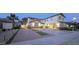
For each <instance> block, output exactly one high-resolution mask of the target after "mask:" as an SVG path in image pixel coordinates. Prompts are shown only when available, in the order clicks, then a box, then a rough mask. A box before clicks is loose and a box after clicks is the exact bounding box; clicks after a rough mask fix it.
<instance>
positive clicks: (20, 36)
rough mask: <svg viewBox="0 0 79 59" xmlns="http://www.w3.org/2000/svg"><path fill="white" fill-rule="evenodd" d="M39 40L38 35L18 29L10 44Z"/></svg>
mask: <svg viewBox="0 0 79 59" xmlns="http://www.w3.org/2000/svg"><path fill="white" fill-rule="evenodd" d="M38 38H41V36H40V35H39V34H37V33H36V32H34V31H32V30H24V29H20V30H19V32H18V33H17V35H16V36H15V37H14V39H13V41H12V44H13V43H16V42H22V41H28V40H34V39H38Z"/></svg>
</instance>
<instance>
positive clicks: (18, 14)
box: [0, 13, 79, 21]
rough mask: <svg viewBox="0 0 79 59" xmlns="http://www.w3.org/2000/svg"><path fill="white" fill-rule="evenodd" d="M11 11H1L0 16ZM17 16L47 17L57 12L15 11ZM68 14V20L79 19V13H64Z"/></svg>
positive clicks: (3, 16) (4, 15)
mask: <svg viewBox="0 0 79 59" xmlns="http://www.w3.org/2000/svg"><path fill="white" fill-rule="evenodd" d="M9 14H10V13H0V18H5V17H6V16H8V15H9ZM15 14H16V16H18V17H19V18H20V19H21V18H23V17H35V18H47V17H49V16H53V15H55V14H57V13H15ZM64 15H65V16H66V18H65V20H66V21H72V19H73V17H76V18H77V21H79V13H64Z"/></svg>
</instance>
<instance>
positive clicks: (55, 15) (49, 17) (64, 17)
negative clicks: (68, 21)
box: [46, 13, 65, 19]
mask: <svg viewBox="0 0 79 59" xmlns="http://www.w3.org/2000/svg"><path fill="white" fill-rule="evenodd" d="M58 15H61V16H63V17H64V18H65V16H64V14H63V13H59V14H56V15H53V16H50V17H48V18H51V17H55V16H58ZM48 18H46V19H48Z"/></svg>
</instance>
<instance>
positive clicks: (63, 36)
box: [15, 30, 79, 45]
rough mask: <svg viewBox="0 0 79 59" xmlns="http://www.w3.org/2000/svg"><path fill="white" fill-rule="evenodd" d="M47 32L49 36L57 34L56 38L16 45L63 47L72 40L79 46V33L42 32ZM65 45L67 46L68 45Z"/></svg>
mask: <svg viewBox="0 0 79 59" xmlns="http://www.w3.org/2000/svg"><path fill="white" fill-rule="evenodd" d="M42 31H44V32H45V31H46V32H48V33H49V34H51V35H52V34H55V36H51V37H46V38H40V39H35V40H30V41H22V42H17V43H15V45H26V44H27V45H63V44H64V43H65V42H66V43H67V42H69V41H72V40H75V39H76V40H77V41H76V42H78V43H77V44H79V40H78V39H79V32H78V31H53V30H51V32H50V31H49V30H42ZM66 43H65V44H66Z"/></svg>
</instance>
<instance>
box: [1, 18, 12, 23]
mask: <svg viewBox="0 0 79 59" xmlns="http://www.w3.org/2000/svg"><path fill="white" fill-rule="evenodd" d="M0 22H6V23H12V22H13V21H12V20H9V19H8V18H0Z"/></svg>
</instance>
